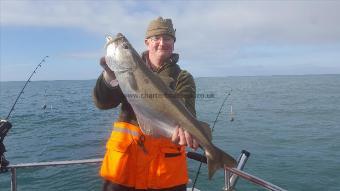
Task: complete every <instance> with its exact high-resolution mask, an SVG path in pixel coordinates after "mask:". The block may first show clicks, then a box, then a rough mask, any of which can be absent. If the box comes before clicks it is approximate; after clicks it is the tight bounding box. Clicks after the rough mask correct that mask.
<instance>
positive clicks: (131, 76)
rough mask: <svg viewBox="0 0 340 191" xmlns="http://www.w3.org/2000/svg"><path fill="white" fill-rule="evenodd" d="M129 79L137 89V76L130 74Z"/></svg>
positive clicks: (131, 85)
mask: <svg viewBox="0 0 340 191" xmlns="http://www.w3.org/2000/svg"><path fill="white" fill-rule="evenodd" d="M128 81H129V84H130V87H131V89H133V90H135V91H137V90H138V85H137V81H136V78H135V77H134V75H129V78H128Z"/></svg>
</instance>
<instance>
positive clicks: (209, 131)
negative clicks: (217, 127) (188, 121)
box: [198, 121, 212, 141]
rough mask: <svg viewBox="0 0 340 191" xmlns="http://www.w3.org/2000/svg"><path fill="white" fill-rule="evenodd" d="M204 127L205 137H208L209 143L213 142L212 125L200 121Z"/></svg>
mask: <svg viewBox="0 0 340 191" xmlns="http://www.w3.org/2000/svg"><path fill="white" fill-rule="evenodd" d="M198 122H199V123H200V125H201V127H202V130H203V132H204V134H205V135H208V138H209V141H211V140H212V135H211V128H210V125H209V124H208V123H206V122H203V121H198Z"/></svg>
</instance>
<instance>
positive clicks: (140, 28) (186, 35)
mask: <svg viewBox="0 0 340 191" xmlns="http://www.w3.org/2000/svg"><path fill="white" fill-rule="evenodd" d="M339 10H340V1H187V2H183V1H143V2H141V1H104V0H102V1H98V2H93V1H80V0H73V1H70V0H61V1H38V0H37V1H23V0H20V1H6V0H5V1H4V0H1V15H0V16H1V17H0V23H1V26H39V27H45V26H48V27H49V26H53V27H70V28H80V29H83V30H85V31H89V32H93V33H95V34H98V35H102V36H104V35H105V34H107V33H108V32H111V33H116V32H122V33H123V34H126V36H127V37H128V38H129V39H130V41H131V42H132V43H133V44H136V49H137V50H141V49H142V48H143V47H142V46H143V44H142V43H141V41H142V40H141V39H143V37H144V34H145V29H146V26H147V24H148V22H149V21H150V20H151V19H153V18H156V17H157V16H159V15H161V16H164V17H170V18H172V19H173V21H174V25H175V28H177V39H178V40H177V42H176V47H175V49H176V51H177V52H180V53H182V52H184V53H183V54H181V58H182V60H185V61H186V62H194V63H198V65H200V66H201V67H203V69H200V70H197V71H201V70H204V67H209V66H206V65H205V64H206V63H207V62H211V63H215V64H216V65H222V64H224V63H230V62H232V61H233V59H236V58H238V57H240V54H242V53H240V50H242V47H248V46H254V45H257V44H262V45H265V44H269V45H270V46H273V45H274V47H275V46H292V47H293V46H296V45H298V46H300V45H306V46H309V45H311V46H316V45H320V46H322V45H328V44H339V43H340V25H339V18H340V11H339ZM135 42H136V43H135ZM137 42H138V43H137ZM76 56H79V55H76ZM80 56H81V57H82V56H83V55H80ZM247 56H249V55H247ZM191 67H195V66H191ZM194 70H195V69H194Z"/></svg>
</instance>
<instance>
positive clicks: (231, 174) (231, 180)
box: [7, 150, 285, 191]
mask: <svg viewBox="0 0 340 191" xmlns="http://www.w3.org/2000/svg"><path fill="white" fill-rule="evenodd" d="M249 156H250V153H249V152H248V151H245V150H242V152H241V154H240V156H239V158H238V165H237V166H236V167H235V168H230V167H225V170H224V180H225V185H224V187H223V188H222V190H223V191H232V190H234V188H235V185H236V183H237V180H238V178H239V177H241V178H243V179H246V180H248V181H250V182H252V183H254V184H257V185H259V186H261V187H263V188H266V189H268V190H272V191H285V189H282V188H280V187H278V186H276V185H274V184H271V183H270V182H267V181H265V180H262V179H260V178H258V177H256V176H253V175H251V174H248V173H246V172H244V171H242V170H243V168H244V165H245V163H246V162H247V160H248V157H249ZM187 157H188V158H190V159H193V160H196V161H200V162H203V163H206V162H207V158H206V157H205V156H204V155H201V154H198V153H193V152H188V153H187ZM102 160H103V159H101V158H97V159H83V160H68V161H52V162H36V163H21V164H15V165H9V166H7V169H8V170H9V171H10V172H11V191H17V174H16V171H17V169H20V168H39V167H50V166H65V165H83V164H98V163H101V162H102Z"/></svg>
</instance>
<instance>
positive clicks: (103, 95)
mask: <svg viewBox="0 0 340 191" xmlns="http://www.w3.org/2000/svg"><path fill="white" fill-rule="evenodd" d="M146 56H147V53H143V55H142V58H143V60H144V61H145V62H146V60H147V59H146ZM178 58H179V55H178V54H173V55H172V56H171V57H170V58H169V59H168V60H167V61H166V62H165V63H164V64H163V65H162V66H161V67H160V68H159V69H158V70H157V71H154V73H155V74H157V75H159V76H160V77H161V79H169V77H170V79H172V80H168V81H164V83H165V84H167V85H168V86H169V87H170V88H171V89H173V90H174V91H175V93H176V95H179V97H180V98H181V99H183V101H184V104H185V106H186V108H187V109H188V110H189V111H190V112H191V113H192V114H193V115H194V116H196V110H195V97H196V85H195V81H194V78H193V77H192V75H191V74H190V73H189V72H187V71H185V70H181V68H180V67H179V66H178V65H177V62H178ZM162 77H164V78H162ZM93 100H94V103H95V105H96V106H97V107H98V108H99V109H111V108H115V107H117V106H118V105H119V104H121V110H120V114H119V117H118V119H117V121H123V122H128V123H132V124H134V125H138V123H137V119H136V116H135V113H134V111H133V109H132V107H131V105H130V104H129V103H128V102H127V100H126V97H125V96H124V94H123V93H122V90H121V89H120V87H119V85H118V86H116V87H111V86H109V85H108V84H107V83H106V82H105V80H104V78H103V75H102V74H101V75H100V76H99V78H98V80H97V83H96V85H95V87H94V90H93Z"/></svg>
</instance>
